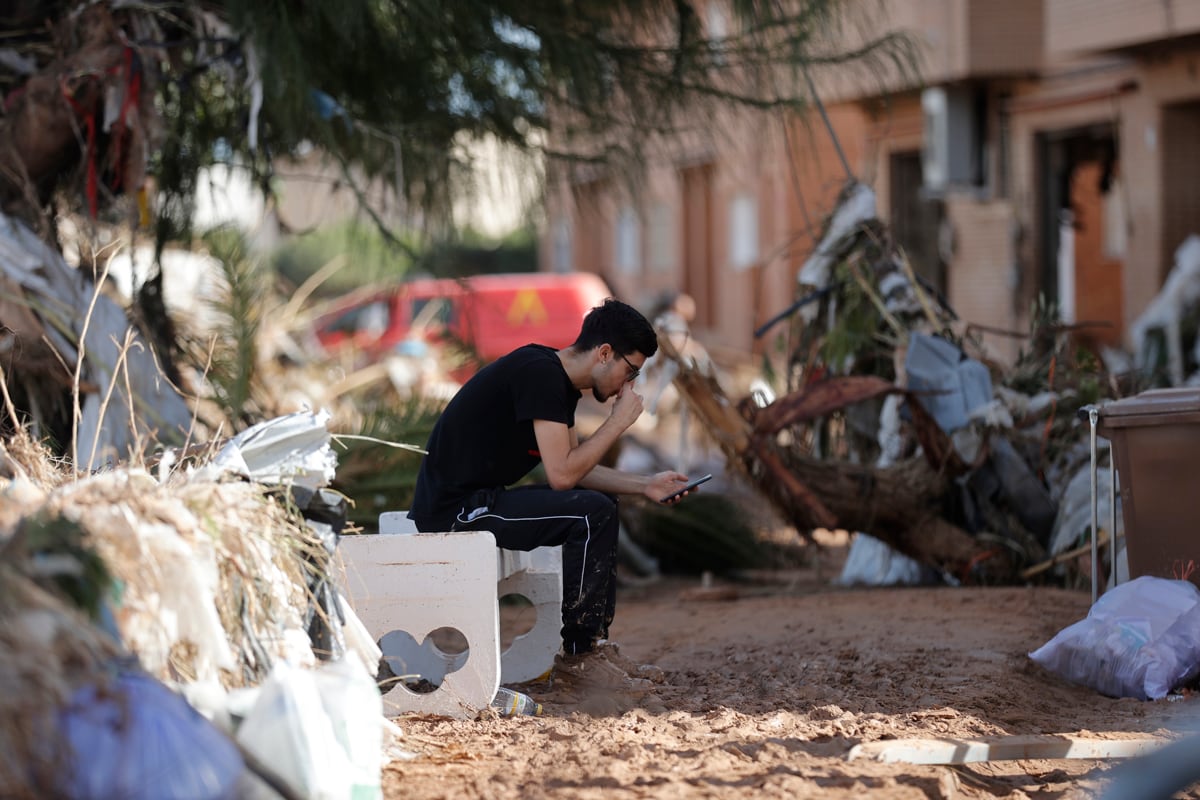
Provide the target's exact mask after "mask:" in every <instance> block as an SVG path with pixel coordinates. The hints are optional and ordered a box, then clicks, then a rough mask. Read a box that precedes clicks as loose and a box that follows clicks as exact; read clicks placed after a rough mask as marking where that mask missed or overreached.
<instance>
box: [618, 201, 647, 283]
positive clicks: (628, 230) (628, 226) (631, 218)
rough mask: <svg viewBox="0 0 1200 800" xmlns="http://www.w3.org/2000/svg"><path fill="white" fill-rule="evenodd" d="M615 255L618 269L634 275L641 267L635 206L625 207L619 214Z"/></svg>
mask: <svg viewBox="0 0 1200 800" xmlns="http://www.w3.org/2000/svg"><path fill="white" fill-rule="evenodd" d="M614 244H615V247H614V248H613V252H614V253H615V260H616V264H615V266H616V268H617V270H618V271H620V272H624V273H625V274H627V275H628V274H633V273H635V272H637V271H638V268H639V266H640V265H641V242H640V241H639V240H638V218H637V212H636V211H634V210H633V206H623V207H622V208H621V211H620V212H619V213H618V214H617V228H616V242H615V243H614Z"/></svg>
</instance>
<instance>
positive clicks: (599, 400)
mask: <svg viewBox="0 0 1200 800" xmlns="http://www.w3.org/2000/svg"><path fill="white" fill-rule="evenodd" d="M592 397H594V398H596V402H597V403H607V402H608V397H607V396H605V395H602V394H600V390H599V389H597V388H596V387H595V386H593V387H592Z"/></svg>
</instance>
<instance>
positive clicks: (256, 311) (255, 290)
mask: <svg viewBox="0 0 1200 800" xmlns="http://www.w3.org/2000/svg"><path fill="white" fill-rule="evenodd" d="M205 242H206V244H207V245H208V249H209V253H210V254H211V255H212V256H213V257H214V258H216V259H217V260H218V261H219V262H220V264H221V273H222V276H223V277H224V281H225V287H224V288H225V291H224V292H223V294H222V295H221V296H220V297H219V298H218V299H217V300H215V301H213V307H214V310H215V311H216V312H217V313H218V314H220V315H221V317H222V318H223V319H224V320H225V324H224V331H225V335H224V336H221V337H219V338H218V339H217V340H216V341H215V343H214V345H215V346H214V349H213V355H212V367H211V368H210V370H209V374H208V380H209V383H210V385H211V386H212V388H213V392H214V394H215V395H216V400H217V402H218V403H219V404H220V405H221V406H222V408H223V409H224V411H225V413H226V414H227V415H228V416H229V417H230V419H236V420H240V421H241V422H243V423H245V424H251V423H253V422H254V421H256V419H257V415H256V414H255V409H254V408H253V407H252V405H251V403H250V399H251V387H252V385H253V382H254V368H255V364H256V362H257V353H258V346H257V341H258V331H259V328H260V326H261V324H262V312H263V308H264V305H265V302H264V301H265V298H266V289H267V283H266V281H265V280H264V276H265V271H264V270H262V269H259V267H258V263H257V261H256V260H255V259H254V258H252V257H251V256H250V254H249V253H248V251H247V249H246V242H245V239H244V238H243V237H242V235H241V234H240V233H238V232H237V231H236V230H233V229H228V228H222V229H217V230H214V231H210V232H209V233H208V234H206V236H205Z"/></svg>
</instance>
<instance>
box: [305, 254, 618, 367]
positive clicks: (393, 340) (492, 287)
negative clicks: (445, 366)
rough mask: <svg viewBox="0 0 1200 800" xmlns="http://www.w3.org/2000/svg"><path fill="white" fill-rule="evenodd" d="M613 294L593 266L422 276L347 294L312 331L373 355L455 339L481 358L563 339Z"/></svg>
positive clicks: (335, 344) (334, 344)
mask: <svg viewBox="0 0 1200 800" xmlns="http://www.w3.org/2000/svg"><path fill="white" fill-rule="evenodd" d="M610 294H611V292H610V291H609V290H608V287H607V286H606V285H605V283H604V281H603V280H602V279H601V278H600V276H598V275H595V274H593V273H590V272H570V273H552V272H529V273H511V274H502V275H476V276H473V277H470V278H462V279H450V278H423V279H417V280H413V281H407V282H405V283H401V284H397V285H395V286H392V287H388V288H387V289H383V290H380V291H377V292H374V293H372V294H370V295H368V296H366V297H360V298H358V299H356V300H354V301H351V302H349V303H348V304H346V305H344V306H342V307H340V308H338V309H337V310H335V311H333V312H331V313H329V314H327V315H325V316H323V317H322V318H321V319H320V320H318V322H317V325H316V334H317V339H318V341H320V343H321V345H322V346H323V347H325V348H326V349H327V350H335V349H338V348H340V347H345V346H352V347H354V348H355V349H356V350H358V351H360V352H361V353H363V354H364V355H365V356H366V357H367V358H368V360H370V361H376V360H378V359H379V358H381V357H382V356H384V355H386V354H387V353H389V352H392V351H393V350H394V349H396V348H397V347H400V346H402V345H403V344H404V343H405V342H406V341H409V340H410V339H414V338H416V339H420V340H422V341H426V342H439V341H445V340H447V339H450V340H457V341H459V342H461V343H463V344H464V345H466V346H467V347H468V348H470V349H472V350H473V351H474V352H475V354H476V355H477V356H478V357H479V359H480V360H481V361H483V362H485V363H486V362H488V361H493V360H495V359H497V358H499V357H500V356H502V355H504V354H505V353H508V352H509V351H511V350H514V349H516V348H518V347H520V346H521V345H525V344H529V343H530V342H536V343H538V344H545V345H549V346H550V347H555V348H562V347H566V346H567V345H569V344H571V343H572V342H574V341H575V337H576V336H577V335H578V334H579V326H580V324H581V323H582V322H583V318H584V316H585V315H586V314H587V312H588V311H590V310H591V309H592V308H594V307H595V306H597V305H599V304H600V303H602V302H604V299H605V298H606V297H609V296H610Z"/></svg>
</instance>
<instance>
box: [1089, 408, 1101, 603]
mask: <svg viewBox="0 0 1200 800" xmlns="http://www.w3.org/2000/svg"><path fill="white" fill-rule="evenodd" d="M1087 414H1088V424H1089V425H1090V426H1091V429H1092V435H1091V443H1092V605H1095V604H1096V597H1097V593H1098V586H1097V584H1098V583H1099V582H1100V566H1099V549H1098V548H1099V546H1098V544H1097V542H1096V535H1097V530H1096V529H1097V527H1099V520H1098V519H1097V517H1098V516H1099V509H1097V508H1096V421H1097V420H1098V419H1099V418H1100V412H1099V410H1097V408H1096V407H1095V406H1088V409H1087Z"/></svg>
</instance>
